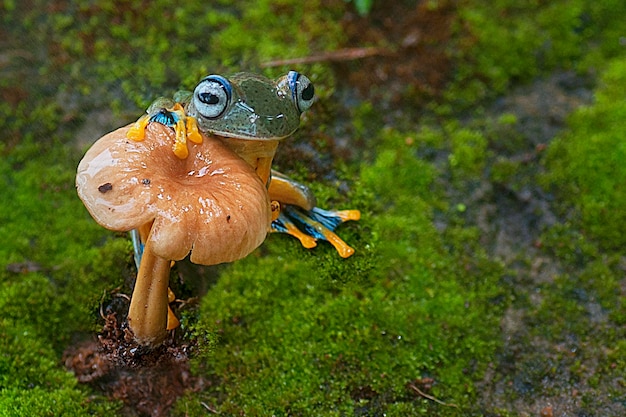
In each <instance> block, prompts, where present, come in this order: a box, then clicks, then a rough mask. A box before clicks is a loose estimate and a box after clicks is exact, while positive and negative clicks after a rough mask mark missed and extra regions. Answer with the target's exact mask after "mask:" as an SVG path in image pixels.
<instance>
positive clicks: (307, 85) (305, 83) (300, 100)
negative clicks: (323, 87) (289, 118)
mask: <svg viewBox="0 0 626 417" xmlns="http://www.w3.org/2000/svg"><path fill="white" fill-rule="evenodd" d="M287 83H288V84H289V89H290V90H291V98H292V99H293V101H294V102H295V103H296V106H298V110H300V112H301V113H302V112H303V111H305V110H308V109H309V107H311V105H312V104H313V100H314V99H315V88H314V87H313V84H312V83H311V80H309V79H308V78H307V77H306V76H305V75H302V74H300V73H298V72H296V71H289V73H288V74H287Z"/></svg>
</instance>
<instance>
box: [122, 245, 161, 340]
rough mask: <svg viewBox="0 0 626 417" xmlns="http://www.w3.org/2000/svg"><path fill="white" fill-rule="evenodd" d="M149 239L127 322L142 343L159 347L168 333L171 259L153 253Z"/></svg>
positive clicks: (136, 338)
mask: <svg viewBox="0 0 626 417" xmlns="http://www.w3.org/2000/svg"><path fill="white" fill-rule="evenodd" d="M151 246H152V245H151V244H150V240H147V241H146V246H145V248H144V252H143V256H142V258H141V265H140V266H139V271H138V273H137V281H136V282H135V289H134V290H133V296H132V297H131V299H130V309H129V310H128V325H129V327H130V329H131V330H132V332H133V335H134V336H135V340H136V341H137V343H139V344H140V345H149V346H156V345H158V344H159V343H161V342H162V341H163V340H164V339H165V337H166V336H167V317H168V307H169V304H168V286H169V279H170V268H171V262H170V260H168V259H164V258H161V257H159V256H157V255H155V254H154V252H152V248H151Z"/></svg>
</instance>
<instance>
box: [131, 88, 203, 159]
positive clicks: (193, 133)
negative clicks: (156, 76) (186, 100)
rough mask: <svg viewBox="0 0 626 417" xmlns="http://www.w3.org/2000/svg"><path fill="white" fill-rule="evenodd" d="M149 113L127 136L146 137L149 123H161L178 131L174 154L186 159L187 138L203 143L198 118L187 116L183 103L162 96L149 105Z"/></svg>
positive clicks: (137, 139) (135, 139) (137, 122)
mask: <svg viewBox="0 0 626 417" xmlns="http://www.w3.org/2000/svg"><path fill="white" fill-rule="evenodd" d="M146 113H147V114H145V115H143V116H142V117H140V118H139V119H138V120H137V121H136V122H135V124H134V125H133V126H132V127H131V128H130V129H129V130H128V133H127V134H126V137H127V138H128V139H131V140H134V141H142V140H144V138H145V130H146V127H147V126H148V124H149V123H160V124H162V125H165V126H168V127H170V128H172V129H174V131H175V132H176V141H175V142H174V145H173V147H172V150H173V152H174V154H175V155H176V156H177V157H178V158H180V159H185V158H187V156H188V155H189V150H188V148H187V139H189V140H190V141H192V142H194V143H202V135H201V134H200V132H199V130H198V125H197V122H196V119H194V118H193V117H187V115H186V114H185V109H184V107H183V105H182V104H181V103H179V102H175V101H173V100H171V99H167V98H160V99H157V100H155V101H154V103H152V104H151V105H150V107H148V110H147V111H146Z"/></svg>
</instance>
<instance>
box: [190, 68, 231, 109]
mask: <svg viewBox="0 0 626 417" xmlns="http://www.w3.org/2000/svg"><path fill="white" fill-rule="evenodd" d="M232 91H233V89H232V86H231V85H230V82H229V81H228V80H227V79H226V78H224V77H222V76H221V75H209V76H208V77H205V78H204V79H203V80H202V81H200V83H198V86H197V87H196V89H195V90H194V92H193V102H194V105H195V107H196V109H197V110H198V113H200V115H201V116H203V117H206V118H207V119H216V118H218V117H220V116H221V115H222V114H223V113H224V111H225V110H226V108H227V107H228V104H229V103H230V99H231V96H232Z"/></svg>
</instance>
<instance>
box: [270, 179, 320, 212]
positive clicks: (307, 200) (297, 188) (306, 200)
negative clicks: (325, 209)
mask: <svg viewBox="0 0 626 417" xmlns="http://www.w3.org/2000/svg"><path fill="white" fill-rule="evenodd" d="M268 191H269V193H270V198H271V199H272V200H276V201H280V202H281V203H283V204H291V205H293V206H298V207H302V208H303V209H305V210H311V209H312V208H313V207H315V204H316V201H315V196H314V195H313V193H312V192H311V190H309V189H308V187H306V186H305V185H302V184H300V183H298V182H296V181H294V180H292V179H291V178H289V177H287V176H286V175H284V174H281V173H280V172H278V171H275V170H272V176H271V180H270V185H269V187H268Z"/></svg>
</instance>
